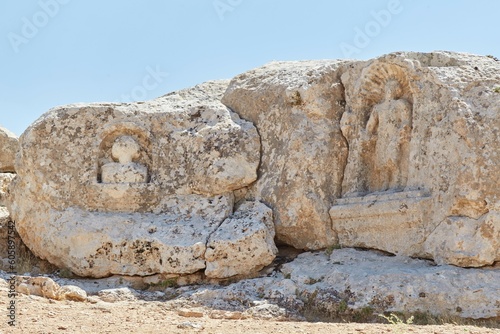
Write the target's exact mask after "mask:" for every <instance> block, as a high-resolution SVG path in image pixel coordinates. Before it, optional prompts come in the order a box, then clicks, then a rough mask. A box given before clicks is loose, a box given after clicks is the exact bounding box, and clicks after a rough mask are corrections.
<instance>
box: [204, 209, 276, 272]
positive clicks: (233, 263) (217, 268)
mask: <svg viewBox="0 0 500 334" xmlns="http://www.w3.org/2000/svg"><path fill="white" fill-rule="evenodd" d="M274 235H275V233H274V224H273V213H272V211H271V209H269V208H268V207H267V206H265V205H264V204H262V203H257V202H246V203H243V204H242V205H241V206H240V207H239V208H238V211H237V212H236V213H235V214H234V215H233V216H231V217H230V218H227V219H226V220H225V221H224V222H223V223H222V225H221V226H220V227H219V228H218V229H217V231H215V232H214V233H213V234H212V235H211V236H210V239H209V240H208V244H207V251H206V253H205V258H206V260H207V269H206V270H205V274H206V275H207V276H208V277H217V278H225V277H231V276H235V275H244V274H249V273H252V272H255V271H258V270H260V269H262V268H263V267H264V266H267V265H268V264H270V263H271V262H272V261H273V260H274V258H275V257H276V254H277V253H278V249H277V248H276V246H275V245H274Z"/></svg>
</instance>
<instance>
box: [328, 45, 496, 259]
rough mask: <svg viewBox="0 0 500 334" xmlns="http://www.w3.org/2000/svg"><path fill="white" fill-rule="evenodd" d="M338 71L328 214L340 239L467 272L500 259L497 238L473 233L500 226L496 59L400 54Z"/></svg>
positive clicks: (468, 55) (473, 56) (444, 53)
mask: <svg viewBox="0 0 500 334" xmlns="http://www.w3.org/2000/svg"><path fill="white" fill-rule="evenodd" d="M341 71H342V72H343V73H342V76H341V82H342V85H343V87H344V88H345V101H346V108H345V111H344V113H343V115H342V117H341V119H340V127H341V130H342V135H343V136H344V138H345V140H346V142H347V143H348V147H349V152H348V158H347V162H346V164H345V167H344V173H343V179H342V195H341V198H340V199H336V201H335V202H334V205H333V206H332V209H331V211H330V215H331V218H332V222H333V229H334V230H335V231H337V233H338V237H339V243H340V244H342V245H344V246H351V247H352V246H355V247H369V248H376V249H381V250H384V251H388V252H391V253H395V254H404V255H410V256H418V257H430V258H434V259H437V260H438V261H439V262H440V263H443V262H445V263H453V264H457V265H464V266H481V265H486V264H492V263H493V262H495V261H499V260H500V257H498V253H497V250H496V248H495V245H496V247H498V246H497V245H498V234H497V233H496V232H495V233H481V232H476V229H483V228H485V229H486V230H489V227H487V228H486V226H497V225H498V224H499V223H500V222H499V221H498V217H499V216H498V214H496V212H498V203H499V199H500V192H499V191H498V187H497V186H496V184H498V183H499V182H500V169H499V166H500V164H499V161H498V157H499V156H500V150H499V148H498V146H497V145H493V144H492V143H495V142H498V140H499V139H500V137H499V132H498V129H499V128H500V118H498V114H499V112H500V93H498V89H499V88H498V87H500V62H498V61H496V60H495V59H493V58H490V57H481V56H475V55H470V54H459V53H452V52H433V53H415V52H402V53H394V54H389V55H385V56H382V57H379V58H377V59H373V60H369V61H363V62H354V63H352V64H349V65H348V66H345V67H344V68H343V69H342V70H341ZM410 198H411V200H410ZM389 207H391V209H389ZM475 220H478V221H477V222H476V221H475ZM485 221H488V223H487V224H486V223H485ZM485 224H486V225H485ZM493 230H495V229H493ZM431 235H433V236H432V238H431V239H432V240H427V239H428V238H429V237H430V236H431ZM396 236H397V237H396Z"/></svg>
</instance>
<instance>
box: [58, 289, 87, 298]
mask: <svg viewBox="0 0 500 334" xmlns="http://www.w3.org/2000/svg"><path fill="white" fill-rule="evenodd" d="M59 299H61V300H72V301H75V302H84V301H86V300H87V292H85V290H83V289H82V288H80V287H78V286H74V285H64V286H62V287H61V288H60V289H59Z"/></svg>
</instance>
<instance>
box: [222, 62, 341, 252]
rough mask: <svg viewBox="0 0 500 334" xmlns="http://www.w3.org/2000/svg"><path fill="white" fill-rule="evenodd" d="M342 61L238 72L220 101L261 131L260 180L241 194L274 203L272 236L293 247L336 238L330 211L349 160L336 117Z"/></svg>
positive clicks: (316, 245)
mask: <svg viewBox="0 0 500 334" xmlns="http://www.w3.org/2000/svg"><path fill="white" fill-rule="evenodd" d="M343 63H344V62H342V61H333V60H332V61H303V62H276V63H271V64H268V65H266V66H264V67H261V68H257V69H254V70H251V71H248V72H246V73H243V74H241V75H239V76H236V77H235V78H234V79H233V80H232V81H231V83H230V84H229V87H228V90H227V91H226V93H225V94H224V97H223V99H222V102H223V103H224V104H225V105H227V106H228V107H230V108H231V109H232V110H234V111H235V112H237V113H238V114H239V115H240V116H241V117H243V118H244V119H247V120H249V121H251V122H253V123H254V124H255V126H256V127H257V129H258V130H259V134H260V136H261V141H262V162H261V164H260V167H259V179H258V180H257V182H256V183H254V184H253V185H252V186H251V187H250V188H249V189H248V194H247V195H246V196H247V198H248V199H257V200H261V201H262V202H264V203H266V204H268V205H269V206H270V207H272V208H273V212H274V222H275V225H276V236H277V238H278V240H279V241H281V242H283V243H286V244H289V245H293V246H294V247H296V248H306V249H318V248H322V247H326V246H328V245H330V244H332V243H336V241H337V238H336V232H335V231H334V230H333V229H332V227H331V219H330V216H329V215H328V210H329V209H330V207H331V203H332V201H333V199H335V198H336V197H339V196H340V195H341V183H342V172H343V165H344V164H345V163H344V161H345V159H346V158H347V146H346V145H345V141H344V139H343V137H342V134H341V131H340V127H339V122H338V120H339V119H340V117H341V115H342V112H343V111H344V106H343V102H344V99H343V87H342V86H341V84H340V71H339V68H340V66H341V65H342V64H343Z"/></svg>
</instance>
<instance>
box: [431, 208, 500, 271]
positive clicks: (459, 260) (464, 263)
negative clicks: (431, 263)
mask: <svg viewBox="0 0 500 334" xmlns="http://www.w3.org/2000/svg"><path fill="white" fill-rule="evenodd" d="M425 249H426V250H427V251H428V252H429V253H431V255H432V258H433V259H434V260H435V261H436V262H437V263H438V264H444V263H449V264H454V265H456V266H460V267H481V266H486V265H491V264H493V263H494V262H495V261H498V260H499V259H500V213H498V212H490V213H488V214H486V215H484V216H482V217H481V218H480V219H473V218H468V217H448V218H446V220H445V221H443V222H442V223H441V224H439V225H438V227H437V228H436V229H435V230H434V231H433V232H432V233H431V235H430V236H429V237H428V238H427V240H426V241H425Z"/></svg>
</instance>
